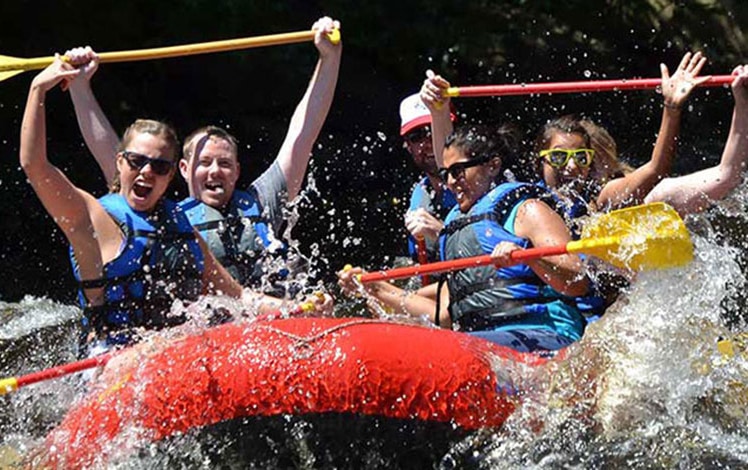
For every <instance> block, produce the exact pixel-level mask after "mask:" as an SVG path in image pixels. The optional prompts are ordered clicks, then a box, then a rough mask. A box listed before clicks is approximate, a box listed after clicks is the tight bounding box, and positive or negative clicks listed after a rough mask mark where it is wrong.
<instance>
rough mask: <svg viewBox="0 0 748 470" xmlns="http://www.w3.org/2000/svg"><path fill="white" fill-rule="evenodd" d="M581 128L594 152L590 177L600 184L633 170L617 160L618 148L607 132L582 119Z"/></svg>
mask: <svg viewBox="0 0 748 470" xmlns="http://www.w3.org/2000/svg"><path fill="white" fill-rule="evenodd" d="M580 122H581V124H582V126H583V127H584V128H585V130H586V131H587V135H589V138H590V144H589V145H590V146H591V147H592V149H594V150H595V157H594V159H593V160H592V175H593V177H594V178H595V179H597V180H598V181H600V182H601V183H602V184H605V183H607V182H608V181H610V180H612V179H615V178H620V177H621V176H623V175H625V174H628V173H631V172H632V171H634V169H633V168H632V167H631V166H630V165H629V164H627V163H625V162H622V161H620V160H619V159H618V146H617V145H616V141H615V140H614V139H613V137H612V136H611V135H610V134H609V133H608V131H607V130H606V129H605V128H604V127H602V126H599V125H597V124H595V123H594V122H592V121H591V120H589V119H582V120H581V121H580Z"/></svg>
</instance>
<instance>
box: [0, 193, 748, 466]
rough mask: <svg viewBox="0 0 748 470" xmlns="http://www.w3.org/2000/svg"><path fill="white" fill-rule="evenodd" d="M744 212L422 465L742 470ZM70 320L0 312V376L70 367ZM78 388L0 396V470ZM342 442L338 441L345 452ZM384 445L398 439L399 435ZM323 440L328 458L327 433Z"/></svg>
mask: <svg viewBox="0 0 748 470" xmlns="http://www.w3.org/2000/svg"><path fill="white" fill-rule="evenodd" d="M745 207H746V191H745V190H742V192H740V193H738V194H736V195H734V196H733V197H731V198H730V199H729V200H727V201H723V202H722V203H720V204H719V206H717V207H716V208H714V209H713V210H712V211H710V212H709V213H708V214H706V215H700V216H692V217H690V218H689V219H687V223H688V226H689V228H690V231H691V233H692V237H693V241H694V245H695V260H694V262H693V263H691V264H690V265H688V266H686V267H684V268H678V269H672V270H666V271H651V272H646V273H642V274H640V275H639V276H638V277H637V279H636V280H635V282H634V283H633V284H632V286H631V287H630V289H629V290H628V291H627V292H626V293H625V295H623V296H622V297H621V298H620V299H619V301H618V302H617V303H616V304H615V305H614V306H613V307H612V308H611V309H610V310H609V312H608V313H607V314H606V315H605V317H603V319H602V320H600V321H598V322H596V323H594V324H593V325H592V326H590V327H589V328H588V330H587V332H586V334H585V338H584V339H583V340H582V341H581V342H580V343H578V344H576V345H574V346H573V347H572V348H571V349H570V351H569V352H568V354H567V357H566V359H565V360H563V361H555V362H551V363H550V365H548V366H546V367H543V368H541V369H537V370H529V369H528V370H520V369H518V370H513V371H511V373H512V374H514V377H513V380H515V381H516V382H518V383H519V384H520V385H521V388H522V389H524V390H525V391H526V393H525V395H524V397H523V402H522V405H521V406H520V407H519V409H518V410H517V411H516V412H515V413H514V415H512V417H510V419H509V421H507V422H506V423H505V426H504V427H503V428H502V429H489V430H484V431H481V432H476V433H472V434H470V435H468V436H467V437H465V438H461V439H460V440H458V441H457V442H456V443H452V444H451V445H450V446H449V447H448V448H445V449H443V450H442V451H441V452H440V453H438V455H435V456H434V457H433V462H430V464H431V465H433V466H434V467H436V468H464V467H481V468H621V467H629V468H716V467H720V468H745V467H748V431H746V430H747V429H748V426H747V424H748V413H747V412H746V411H747V410H748V407H747V405H748V356H742V355H741V354H740V348H739V347H738V348H736V349H737V354H736V355H734V356H732V357H730V355H728V354H725V353H721V352H720V351H719V350H718V348H717V342H718V339H719V338H733V339H735V338H736V335H737V334H738V333H740V332H742V331H748V327H746V323H745V321H744V315H743V313H744V309H745V306H744V305H745V303H744V299H743V290H744V288H745V285H746V280H745V275H744V271H745V270H744V268H743V267H742V266H744V258H745V256H746V254H747V253H748V249H747V248H746V241H745V239H746V237H745V235H744V233H745V227H746V226H748V214H747V213H746V212H745V210H744V208H745ZM725 234H727V235H725ZM342 310H343V308H341V309H339V311H338V313H340V312H342ZM79 314H80V312H79V310H78V309H77V308H75V307H72V306H66V305H61V304H59V303H55V302H52V301H50V300H48V299H44V298H32V297H28V298H26V299H24V300H23V301H21V302H19V303H2V302H0V375H2V376H3V377H5V376H15V375H21V374H24V373H28V372H31V371H36V370H40V369H44V368H46V367H50V366H52V365H55V364H59V363H65V362H70V361H73V360H75V359H76V343H77V336H78V332H77V327H76V324H77V318H78V315H79ZM738 343H739V341H738V340H737V339H735V341H734V344H735V346H739V344H738ZM500 372H505V371H500ZM77 384H78V381H77V380H76V379H74V378H70V377H68V378H63V379H58V380H50V381H46V382H43V383H41V384H37V385H33V386H28V387H24V388H22V389H21V390H19V391H17V392H15V393H12V394H10V395H8V396H5V397H0V439H1V440H0V467H7V466H9V465H12V464H13V463H19V462H22V461H23V459H28V458H31V457H30V456H33V451H34V448H35V445H37V444H38V443H39V442H40V441H41V439H42V438H43V436H44V435H45V433H46V432H47V431H48V430H49V429H50V428H51V427H53V426H54V425H55V424H56V423H57V422H59V420H60V419H61V418H62V416H63V415H64V413H65V411H66V410H67V409H68V408H69V407H70V406H71V405H72V404H73V403H75V400H76V399H77V397H80V396H81V393H82V390H81V389H82V387H80V386H79V385H77ZM286 423H287V424H286V425H285V426H286V429H285V432H286V434H287V435H286V436H285V437H283V438H281V439H279V440H278V441H277V442H274V443H273V444H274V445H275V446H276V447H277V448H286V451H284V452H285V453H286V454H287V453H288V452H290V453H292V454H293V455H294V456H295V457H294V459H293V462H294V466H296V467H298V468H314V467H319V466H327V465H328V464H329V462H324V461H321V460H320V458H319V456H315V455H314V454H313V453H310V452H309V451H308V446H307V445H306V444H307V443H306V440H307V439H312V438H311V437H310V429H313V425H311V424H309V425H306V424H304V423H303V422H300V421H298V420H287V421H286ZM274 426H276V427H277V426H278V424H277V423H276V424H274ZM280 426H281V427H283V424H281V425H280ZM346 432H347V429H339V436H340V439H341V440H342V438H343V436H345V434H346ZM393 432H394V433H395V437H397V435H396V433H397V432H398V430H397V428H396V429H395V430H394V431H393ZM402 432H406V431H402ZM326 439H328V440H330V444H331V445H330V447H331V448H332V447H334V446H333V445H332V444H333V441H335V440H336V437H335V433H332V434H328V435H327V437H326ZM346 442H347V441H346ZM369 444H371V443H369ZM288 448H290V450H288ZM337 451H338V452H346V453H367V457H366V459H364V460H361V459H359V462H360V461H364V462H366V463H367V465H369V466H371V467H391V466H393V461H391V460H387V459H386V458H385V457H381V458H379V457H378V454H377V452H373V451H372V448H371V447H370V446H367V447H362V446H349V447H347V448H344V449H337ZM220 457H221V451H220V448H219V449H218V450H216V448H215V446H214V447H213V448H210V449H208V446H206V445H205V443H204V442H202V443H201V442H200V440H199V438H191V437H189V436H187V437H185V438H183V439H177V440H174V441H173V442H171V443H170V444H168V445H167V446H159V447H152V448H149V449H147V451H144V452H141V453H140V454H139V455H138V456H137V457H135V458H128V459H127V460H126V461H125V462H124V463H119V464H116V465H114V464H113V465H111V466H110V467H113V468H153V467H161V468H165V467H167V466H168V467H182V468H215V467H216V466H217V463H216V461H215V459H216V458H218V459H220ZM245 457H246V456H245ZM235 458H236V457H235V456H232V457H229V456H228V455H227V456H226V460H230V461H229V462H225V466H223V467H221V468H248V467H253V466H254V467H258V468H262V467H268V466H270V467H272V466H275V465H280V462H279V461H277V460H276V461H274V460H273V458H272V456H271V457H268V456H264V457H263V459H262V460H261V461H258V462H246V461H245V462H239V461H236V460H235ZM395 463H396V462H395ZM341 466H346V465H341Z"/></svg>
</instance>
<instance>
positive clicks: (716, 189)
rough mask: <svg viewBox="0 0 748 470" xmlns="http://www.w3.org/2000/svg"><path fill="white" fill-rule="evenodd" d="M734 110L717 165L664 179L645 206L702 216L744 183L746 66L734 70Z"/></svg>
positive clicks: (747, 131) (747, 110)
mask: <svg viewBox="0 0 748 470" xmlns="http://www.w3.org/2000/svg"><path fill="white" fill-rule="evenodd" d="M733 74H735V75H736V77H735V80H734V81H733V82H732V93H733V96H734V97H735V107H734V109H733V114H732V123H731V125H730V133H729V135H728V136H727V142H726V143H725V148H724V150H723V152H722V158H721V160H720V162H719V164H718V165H716V166H713V167H711V168H707V169H704V170H701V171H697V172H695V173H691V174H690V175H684V176H680V177H677V178H667V179H664V180H663V181H662V182H660V184H658V185H657V186H656V187H655V188H654V189H653V190H652V192H650V193H649V194H648V195H647V197H646V199H645V202H666V203H668V204H670V205H671V206H673V207H674V208H675V210H677V211H678V212H679V213H680V214H681V215H682V216H685V215H687V214H691V213H695V212H701V211H703V210H705V209H707V208H708V207H709V205H710V204H711V203H712V202H713V201H715V200H719V199H722V198H723V197H725V196H727V194H729V193H730V191H732V190H733V189H735V187H736V186H738V185H739V184H740V182H741V181H742V179H743V172H744V171H745V167H746V163H747V162H748V65H740V66H738V67H736V68H735V70H733Z"/></svg>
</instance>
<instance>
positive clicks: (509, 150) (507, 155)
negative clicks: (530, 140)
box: [444, 124, 537, 182]
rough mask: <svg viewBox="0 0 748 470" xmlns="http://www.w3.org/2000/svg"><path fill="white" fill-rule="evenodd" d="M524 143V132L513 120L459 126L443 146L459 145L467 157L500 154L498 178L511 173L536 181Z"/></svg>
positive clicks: (518, 179) (509, 175) (526, 180)
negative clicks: (523, 147) (522, 148)
mask: <svg viewBox="0 0 748 470" xmlns="http://www.w3.org/2000/svg"><path fill="white" fill-rule="evenodd" d="M522 144H523V142H522V136H521V133H520V131H519V129H518V128H517V127H516V126H515V125H513V124H501V125H500V126H497V125H486V124H481V125H463V126H460V127H458V128H457V129H455V131H454V132H452V133H451V134H450V135H449V136H447V140H446V142H445V144H444V148H445V149H447V148H450V147H455V148H457V149H460V150H461V151H462V152H463V153H464V154H465V157H467V158H468V160H473V159H475V158H479V157H482V156H484V155H489V156H491V157H498V158H499V159H501V172H500V174H499V176H498V179H505V177H509V178H511V179H514V180H516V181H523V182H534V181H535V180H536V179H537V176H536V175H537V173H536V171H535V169H534V168H533V167H532V166H531V165H528V163H529V162H528V158H527V156H526V155H525V154H523V153H522V151H521V146H522ZM508 172H509V173H510V174H507V173H508Z"/></svg>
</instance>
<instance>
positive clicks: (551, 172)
mask: <svg viewBox="0 0 748 470" xmlns="http://www.w3.org/2000/svg"><path fill="white" fill-rule="evenodd" d="M587 147H588V145H587V142H586V141H585V139H584V136H582V135H581V134H578V133H576V132H563V131H556V132H554V133H553V135H552V136H551V139H550V141H549V142H548V148H549V149H567V150H570V149H581V148H587ZM589 173H590V167H581V166H579V165H577V162H576V160H575V159H574V158H569V161H568V162H567V163H566V165H565V166H563V167H562V168H558V169H557V168H553V167H552V166H551V165H550V164H548V162H546V161H545V160H544V161H543V179H544V180H545V183H546V184H547V185H548V186H550V187H551V188H558V187H562V186H569V187H574V186H578V185H580V184H582V183H584V182H585V181H586V180H587V177H588V176H589Z"/></svg>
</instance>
